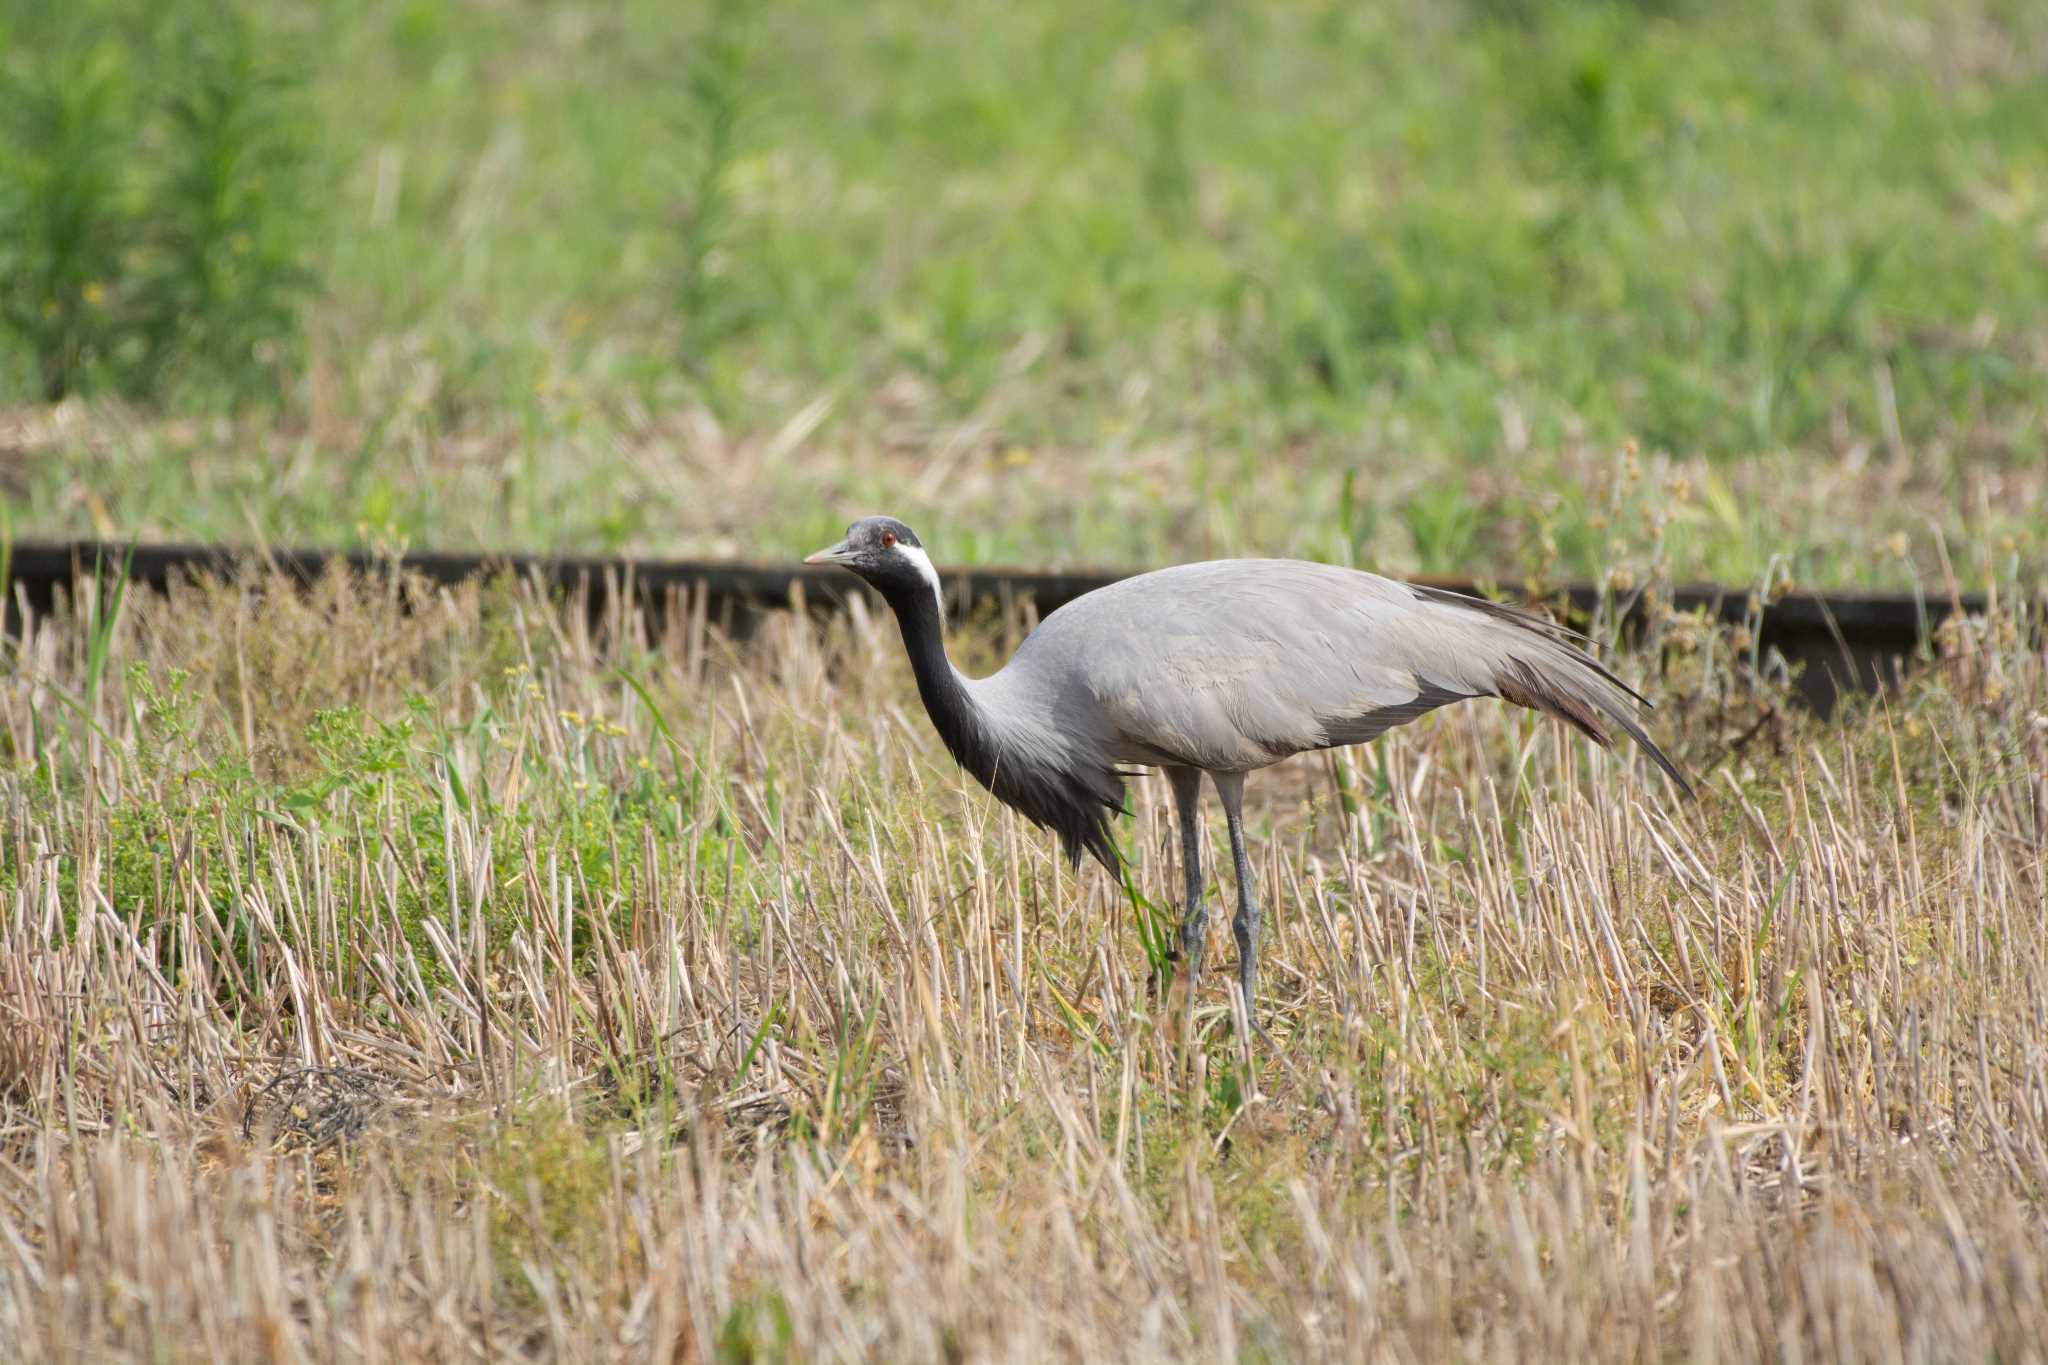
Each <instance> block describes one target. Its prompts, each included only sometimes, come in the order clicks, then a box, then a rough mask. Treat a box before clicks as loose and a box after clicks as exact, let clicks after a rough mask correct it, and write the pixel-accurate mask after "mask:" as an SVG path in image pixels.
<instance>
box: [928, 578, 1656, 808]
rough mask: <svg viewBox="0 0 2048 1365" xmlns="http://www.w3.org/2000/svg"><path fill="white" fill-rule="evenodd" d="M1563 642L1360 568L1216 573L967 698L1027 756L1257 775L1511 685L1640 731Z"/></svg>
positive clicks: (1103, 602)
mask: <svg viewBox="0 0 2048 1365" xmlns="http://www.w3.org/2000/svg"><path fill="white" fill-rule="evenodd" d="M1566 638H1567V637H1565V636H1564V633H1563V632H1561V631H1559V630H1558V629H1557V628H1556V627H1554V626H1551V625H1550V624H1549V623H1548V622H1545V621H1543V620H1542V619H1541V618H1539V617H1535V616H1532V615H1529V614H1527V613H1523V612H1519V611H1514V610H1513V609H1511V608H1503V607H1498V606H1495V605H1494V604H1492V603H1486V602H1480V601H1478V600H1477V599H1473V598H1462V597H1456V596H1454V595H1451V594H1446V593H1432V592H1429V591H1428V590H1424V589H1418V588H1415V587H1413V586H1411V585H1409V584H1406V583H1399V582H1396V581H1394V580H1393V579H1390V578H1382V577H1380V576H1379V575H1378V574H1371V573H1365V572H1362V571H1360V570H1357V569H1346V568H1340V567H1337V566H1335V565H1330V564H1314V563H1307V562H1304V561H1301V560H1291V559H1230V560H1216V561H1212V562H1209V563H1203V564H1184V565H1180V566H1179V567H1176V568H1171V569H1161V570H1158V571H1157V572H1154V573H1147V574H1140V575H1138V576H1137V577H1134V578H1127V579H1123V580H1121V581H1119V582H1116V583H1112V584H1110V585H1109V586H1108V587H1105V588H1100V589H1097V590H1096V591H1094V592H1091V593H1089V594H1087V595H1086V596H1084V597H1080V598H1077V599H1075V600H1074V601H1072V602H1070V603H1068V604H1067V605H1066V606H1064V607H1061V608H1060V609H1059V610H1058V611H1055V612H1053V613H1052V614H1051V615H1050V616H1048V617H1046V618H1045V620H1044V622H1043V623H1042V624H1040V626H1039V627H1038V629H1037V630H1035V631H1033V632H1032V633H1031V634H1030V635H1029V636H1028V637H1027V638H1026V639H1025V641H1024V643H1023V645H1022V646H1021V647H1019V649H1018V650H1017V653H1016V655H1015V657H1013V658H1012V659H1011V660H1010V662H1009V663H1008V664H1007V665H1006V666H1004V667H1003V668H1002V669H1001V670H1000V671H999V672H997V673H995V674H993V675H991V676H990V677H987V678H984V679H980V680H978V681H976V680H968V681H967V683H966V686H967V688H968V690H969V693H970V695H972V696H974V697H975V698H976V700H977V701H979V702H980V703H981V704H982V705H983V706H984V708H986V710H987V711H988V712H989V713H991V714H994V715H999V716H1002V717H1005V718H1006V726H1005V732H1006V737H1007V738H1009V739H1010V740H1011V741H1012V742H1013V743H1014V744H1016V745H1017V746H1019V748H1020V749H1024V750H1029V751H1033V752H1035V753H1037V754H1039V755H1041V756H1043V757H1044V758H1047V759H1052V760H1055V761H1058V762H1060V763H1062V764H1063V765H1071V764H1074V763H1075V762H1076V761H1077V760H1083V759H1091V760H1092V761H1093V762H1094V763H1095V764H1096V765H1099V766H1101V767H1104V768H1108V767H1111V766H1113V765H1114V764H1116V763H1120V762H1121V763H1142V764H1154V765H1159V766H1175V767H1189V768H1200V769H1202V770H1204V771H1206V772H1239V773H1241V772H1249V771H1252V770H1254V769H1257V768H1263V767H1267V766H1269V765H1271V764H1274V763H1278V762H1279V761H1281V760H1282V759H1284V758H1287V757H1289V756H1290V755H1293V754H1298V753H1301V752H1302V751H1303V750H1307V749H1323V748H1330V747H1334V746H1339V745H1347V744H1360V743H1363V742H1365V741H1366V740H1369V739H1372V738H1374V737H1376V736H1378V735H1379V734H1381V733H1382V732H1384V731H1385V730H1387V729H1389V728H1391V727H1393V726H1395V725H1400V724H1403V723H1405V722H1407V721H1410V720H1413V719H1415V718H1416V717H1417V716H1419V715H1422V714H1423V713H1424V712H1426V711H1430V710H1433V709H1435V708H1436V707H1438V706H1443V705H1445V704H1447V703H1449V702H1453V701H1459V700H1462V699H1464V698H1467V697H1480V696H1490V695H1495V694H1498V693H1499V692H1500V691H1501V689H1502V687H1503V684H1504V683H1505V685H1506V687H1507V689H1508V690H1509V691H1510V692H1515V691H1518V690H1525V689H1526V687H1527V685H1528V684H1527V680H1526V679H1525V678H1524V676H1523V675H1524V674H1525V673H1529V674H1534V675H1535V676H1536V678H1537V679H1539V680H1541V681H1547V682H1548V683H1549V684H1550V687H1551V689H1552V690H1555V691H1556V692H1558V694H1559V695H1560V696H1561V697H1564V698H1568V699H1569V700H1571V701H1575V702H1578V703H1580V705H1581V706H1583V707H1590V708H1591V709H1592V710H1593V711H1594V712H1595V713H1596V714H1601V715H1603V717H1604V718H1606V719H1609V720H1613V721H1616V722H1623V721H1626V722H1627V724H1628V726H1629V727H1631V728H1632V727H1633V724H1634V722H1633V721H1632V720H1631V719H1629V717H1628V712H1629V710H1630V709H1631V708H1632V707H1633V705H1634V702H1635V700H1636V699H1635V697H1634V695H1633V694H1632V693H1630V692H1629V691H1628V690H1627V689H1626V688H1624V687H1623V686H1621V685H1620V684H1619V683H1618V682H1616V681H1614V680H1613V678H1612V677H1611V676H1610V675H1609V674H1608V673H1607V672H1606V671H1605V670H1604V669H1601V668H1599V666H1598V665H1597V664H1594V663H1593V661H1592V660H1591V659H1589V658H1588V657H1587V656H1586V655H1584V654H1582V653H1580V652H1579V651H1578V650H1576V649H1574V648H1572V647H1571V646H1570V645H1569V644H1568V643H1567V642H1566ZM1019 757H1020V758H1022V757H1024V755H1023V754H1021V753H1020V755H1019Z"/></svg>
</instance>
